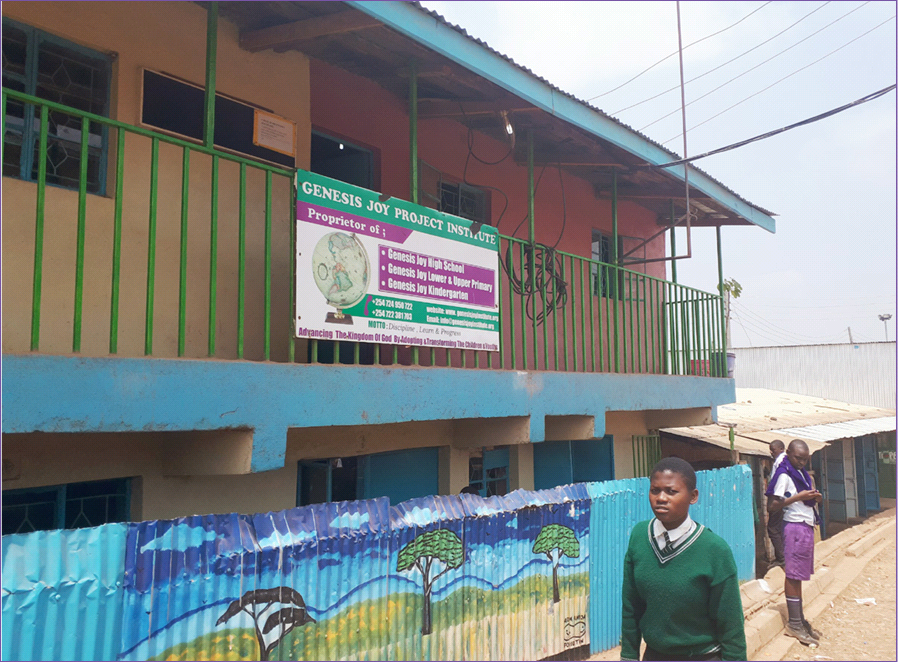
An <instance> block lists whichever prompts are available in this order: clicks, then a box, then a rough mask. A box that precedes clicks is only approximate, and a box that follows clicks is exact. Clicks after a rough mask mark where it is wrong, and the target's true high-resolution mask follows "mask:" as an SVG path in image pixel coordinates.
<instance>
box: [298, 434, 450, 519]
mask: <svg viewBox="0 0 900 662" xmlns="http://www.w3.org/2000/svg"><path fill="white" fill-rule="evenodd" d="M437 493H438V449H437V448H436V447H432V448H410V449H408V450H403V451H392V452H388V453H374V454H372V455H360V456H358V457H342V458H331V459H328V460H301V461H300V462H299V463H298V473H297V505H298V506H308V505H310V504H314V503H326V502H329V501H354V500H356V499H374V498H376V497H388V498H389V499H390V500H391V505H392V506H396V505H397V504H398V503H400V502H401V501H407V500H408V499H415V498H418V497H424V496H429V495H432V494H437Z"/></svg>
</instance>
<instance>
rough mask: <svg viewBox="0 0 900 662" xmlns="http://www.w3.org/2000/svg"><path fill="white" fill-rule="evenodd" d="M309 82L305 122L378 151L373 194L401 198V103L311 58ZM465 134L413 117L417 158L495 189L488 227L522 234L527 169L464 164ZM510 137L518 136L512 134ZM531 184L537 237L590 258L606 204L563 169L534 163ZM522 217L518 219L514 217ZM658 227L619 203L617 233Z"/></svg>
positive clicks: (405, 129)
mask: <svg viewBox="0 0 900 662" xmlns="http://www.w3.org/2000/svg"><path fill="white" fill-rule="evenodd" d="M310 85H311V102H312V103H311V105H312V111H311V119H312V124H313V126H314V127H315V128H316V129H317V130H319V131H322V132H323V133H326V134H331V135H334V136H335V137H342V138H345V139H347V140H348V141H351V142H354V143H356V144H359V145H361V146H365V147H371V148H375V149H377V150H379V152H378V154H379V156H380V163H379V164H378V167H377V168H376V171H379V172H380V188H381V192H382V193H387V194H390V195H392V196H395V197H398V198H404V199H407V200H408V199H409V197H410V196H409V116H408V112H407V108H406V105H405V103H403V102H401V101H400V100H398V99H397V98H396V97H394V96H393V95H391V94H390V93H388V92H387V91H386V90H384V89H382V88H380V87H378V86H377V85H375V84H374V83H372V82H370V81H368V80H366V79H364V78H358V77H356V76H353V75H351V74H349V73H347V72H345V71H343V70H342V69H338V68H337V67H333V66H331V65H329V64H327V63H324V62H321V61H319V60H311V61H310ZM499 121H500V120H499V118H498V122H499ZM467 133H468V132H467V129H466V127H465V126H463V125H462V124H460V123H458V122H455V121H453V120H448V119H426V120H420V122H419V158H420V159H422V160H423V161H425V162H426V163H428V164H429V165H431V166H433V167H435V168H437V169H438V170H440V171H441V172H442V173H443V174H444V175H449V177H450V178H452V179H455V180H458V181H465V182H466V183H468V184H471V185H474V186H479V187H483V188H486V187H494V188H495V189H500V191H502V192H503V193H505V194H506V196H507V197H508V203H507V201H506V200H505V199H504V196H503V195H502V194H501V193H500V192H498V191H496V190H490V189H489V192H490V210H491V219H492V224H493V225H495V226H497V227H499V229H500V232H501V233H503V234H507V235H514V236H516V237H520V238H527V236H528V221H527V219H526V215H527V212H528V196H527V190H528V171H527V168H525V167H524V166H519V165H516V163H515V162H514V161H513V158H512V155H510V156H509V157H508V158H506V159H505V160H503V161H502V162H501V163H499V164H497V165H485V164H482V163H479V162H478V161H477V160H476V159H474V158H468V165H467V157H469V148H468V142H469V137H468V135H467ZM518 139H519V140H524V139H525V138H524V136H518ZM472 140H473V145H472V150H473V152H474V154H476V155H477V156H478V157H479V158H481V159H482V160H484V161H489V162H495V161H499V160H500V159H502V158H503V157H504V155H506V154H507V153H508V152H509V145H508V144H504V143H500V142H498V141H496V140H493V139H491V138H489V137H487V136H485V135H484V134H480V133H473V136H472ZM464 171H465V180H463V173H464ZM535 182H536V187H537V190H536V195H535V219H536V220H535V226H536V234H537V239H538V241H539V242H540V243H543V244H547V245H549V246H556V248H558V249H559V250H562V251H566V252H569V253H574V254H576V255H583V256H585V257H590V256H591V229H592V228H596V229H599V230H602V231H604V232H607V233H609V232H611V231H612V210H611V203H610V201H609V200H598V199H597V198H596V197H595V196H594V191H593V188H592V186H591V185H590V184H589V183H588V182H587V181H585V180H583V179H580V178H578V177H574V176H572V175H569V174H567V173H566V172H563V174H562V184H561V183H560V175H559V172H558V171H557V170H556V169H555V168H551V167H548V168H546V170H545V171H544V172H543V177H541V169H540V168H536V169H535ZM563 196H565V212H564V207H563ZM523 219H526V220H525V221H524V222H522V221H523ZM564 219H565V221H564ZM564 223H565V225H564ZM658 230H659V227H658V226H657V225H656V216H655V214H654V213H652V212H650V211H648V210H646V209H644V208H642V207H640V206H638V205H635V204H634V203H632V202H628V201H620V202H619V234H620V235H626V236H632V237H648V236H650V235H652V234H653V233H654V232H657V231H658ZM557 242H558V243H557ZM664 242H665V239H664V237H663V236H661V237H658V238H657V239H655V240H653V242H651V244H649V245H648V246H647V256H648V257H661V256H662V255H663V251H664ZM664 264H665V263H664V262H652V263H649V264H647V265H646V266H645V267H642V266H640V265H638V266H637V267H632V269H634V270H635V271H642V272H644V273H647V274H649V275H652V276H656V277H658V278H665V267H664Z"/></svg>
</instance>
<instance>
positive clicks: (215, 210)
mask: <svg viewBox="0 0 900 662" xmlns="http://www.w3.org/2000/svg"><path fill="white" fill-rule="evenodd" d="M10 103H15V104H18V105H20V106H21V107H23V114H24V116H25V117H31V116H32V114H33V113H34V112H35V111H34V109H38V113H39V117H40V128H39V143H38V152H37V153H38V154H39V155H41V156H40V157H39V158H38V159H37V161H38V165H37V177H36V180H35V181H36V185H37V187H36V199H35V204H36V208H35V232H34V236H35V249H34V270H33V279H32V303H31V340H30V349H31V351H34V352H38V351H40V348H41V331H42V327H41V301H42V295H43V288H44V287H45V280H44V246H45V237H44V225H45V215H46V199H47V164H46V158H45V155H46V153H47V140H48V134H49V133H50V130H51V125H50V120H49V113H50V112H51V111H53V112H62V113H65V114H67V115H71V116H75V117H79V118H81V129H82V130H81V144H80V153H79V154H80V166H81V167H80V178H79V186H78V189H77V196H78V204H77V235H76V246H75V287H74V293H73V296H74V304H73V311H74V312H73V317H72V328H73V331H72V351H73V352H74V353H79V352H81V350H82V328H83V319H82V311H83V308H84V300H85V291H84V269H85V249H86V246H85V243H86V236H87V224H88V217H87V216H88V215H87V199H88V198H87V179H88V173H87V164H88V160H87V153H88V137H89V135H90V128H91V126H93V125H95V124H98V125H102V126H104V127H108V128H109V129H111V130H113V131H115V133H116V135H117V139H116V141H115V162H114V167H113V173H112V177H114V179H115V188H114V191H115V193H114V204H113V209H114V211H113V215H114V222H113V227H114V230H113V240H112V243H113V251H112V255H111V257H110V259H111V273H112V276H111V308H110V331H109V353H110V354H113V355H115V354H117V353H118V351H119V339H120V333H119V321H120V286H121V278H122V270H121V267H122V239H123V237H122V219H123V201H124V199H125V195H126V190H125V178H126V177H125V162H126V136H127V135H129V134H131V135H133V136H136V137H138V138H145V139H146V140H148V141H149V151H150V156H149V161H150V163H149V168H148V171H149V174H148V179H147V182H146V183H142V182H136V184H137V185H138V186H146V187H147V189H148V190H149V201H148V218H147V277H146V290H145V291H146V306H145V323H144V339H143V340H144V343H143V345H144V354H145V355H146V356H153V355H154V350H153V341H154V324H153V321H154V313H155V310H154V304H155V300H156V289H157V286H158V281H157V270H156V266H157V258H158V253H157V248H158V239H157V233H158V223H159V208H160V204H159V203H160V195H161V194H162V195H168V196H171V195H173V194H175V195H177V193H176V192H175V191H172V190H165V191H161V185H160V176H159V169H160V148H161V145H167V146H169V147H168V148H169V149H172V148H175V149H180V150H181V153H182V155H181V186H180V244H179V248H178V251H179V266H178V270H179V272H178V318H177V355H178V356H185V352H186V333H187V327H188V310H187V306H188V301H187V298H188V283H189V280H190V279H191V278H192V270H191V268H190V264H189V254H190V250H189V230H190V224H191V221H192V220H193V219H196V215H193V216H192V213H191V201H192V196H197V190H198V188H199V187H200V186H208V187H209V195H210V215H209V309H208V312H207V322H208V327H207V328H208V332H207V334H208V342H207V355H208V356H210V357H216V356H217V354H218V353H217V344H216V328H217V324H216V320H217V317H216V315H217V311H216V306H217V301H218V282H219V245H220V233H219V225H220V216H221V210H220V209H219V195H220V185H219V184H220V167H221V165H222V164H223V163H227V164H230V167H232V168H237V169H238V170H239V181H240V184H239V193H238V204H237V209H236V210H231V212H232V213H236V214H237V217H238V231H237V235H238V236H237V237H228V238H221V239H222V240H228V241H230V240H233V241H235V242H236V243H237V252H238V259H237V261H238V274H237V280H238V283H237V291H238V294H237V320H236V322H235V328H236V335H237V338H236V347H237V351H236V355H237V358H244V331H245V325H246V323H247V320H246V316H247V315H246V306H245V302H246V296H247V292H246V288H247V284H246V274H247V265H246V245H247V225H246V218H247V205H248V195H247V172H248V170H250V171H253V172H256V173H259V174H261V175H262V176H263V177H264V178H265V184H264V186H265V193H264V196H265V211H264V214H265V221H264V226H265V229H264V265H263V271H264V276H263V283H264V284H263V292H262V293H261V294H262V298H263V301H264V304H263V310H264V312H263V315H262V320H261V321H260V324H261V327H262V336H263V352H262V354H263V355H262V358H263V359H264V360H269V359H270V358H271V334H272V324H271V322H272V319H271V318H272V257H273V252H272V250H273V249H272V224H273V207H274V204H273V193H272V191H273V179H274V178H286V180H287V182H288V183H290V190H291V191H292V190H293V188H292V182H293V176H294V172H293V171H292V170H285V169H283V168H278V167H275V166H270V165H266V164H263V163H259V162H258V161H255V160H252V159H245V158H242V157H240V156H236V155H234V154H230V153H226V152H221V151H219V150H217V149H214V148H211V147H207V146H203V145H197V144H195V143H192V142H188V141H185V140H180V139H178V138H174V137H170V136H167V135H163V134H159V133H157V132H154V131H150V130H147V129H143V128H141V127H135V126H132V125H129V124H125V123H123V122H119V121H116V120H111V119H108V118H105V117H101V116H99V115H94V114H91V113H86V112H82V111H78V110H75V109H73V108H70V107H68V106H63V105H61V104H57V103H53V102H51V101H46V100H43V99H40V98H37V97H34V96H30V95H27V94H23V93H20V92H17V91H13V90H8V89H4V90H3V106H2V113H3V117H4V118H5V117H6V111H7V108H8V106H9V105H10ZM5 141H6V135H5V127H4V142H5ZM192 157H193V158H194V159H198V158H199V159H204V160H208V162H209V166H210V174H209V178H208V180H207V181H205V182H203V184H202V185H200V184H197V183H196V182H191V180H190V172H191V164H192ZM101 176H103V175H102V174H101ZM289 198H290V200H289V201H290V203H291V208H290V216H289V217H288V218H293V211H292V209H293V207H292V205H293V193H291V195H290V196H289ZM284 207H285V209H284V211H285V212H288V211H289V209H288V204H287V201H286V202H285V205H284ZM291 255H293V250H292V249H291ZM291 259H293V257H292V258H291ZM292 264H293V263H292ZM285 286H287V284H285ZM290 353H291V354H292V353H293V346H292V344H291V347H290Z"/></svg>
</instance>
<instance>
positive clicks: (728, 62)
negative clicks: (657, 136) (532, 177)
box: [613, 2, 869, 117]
mask: <svg viewBox="0 0 900 662" xmlns="http://www.w3.org/2000/svg"><path fill="white" fill-rule="evenodd" d="M827 4H829V3H828V2H825V3H822V4H821V5H819V6H818V7H816V8H815V9H813V10H812V11H811V12H809V13H808V14H807V15H806V16H804V17H802V18H801V19H800V20H798V21H796V22H795V23H792V24H791V25H789V26H787V27H786V28H785V29H784V30H782V31H781V32H779V33H778V34H775V35H773V36H771V37H769V38H768V39H766V40H765V41H763V42H760V43H759V44H757V45H756V46H754V47H753V48H751V49H750V50H747V51H744V52H743V53H741V54H740V55H738V56H737V57H733V58H731V59H730V60H728V61H727V62H723V63H722V64H720V65H719V66H717V67H714V68H712V69H710V70H709V71H707V72H705V73H702V74H700V75H699V76H695V77H694V78H691V79H690V80H689V81H687V82H686V83H685V85H686V84H687V83H693V82H694V81H695V80H700V79H701V78H703V77H704V76H706V75H708V74H711V73H712V72H714V71H717V70H718V69H721V68H722V67H724V66H725V65H728V64H731V63H732V62H734V61H735V60H739V59H740V58H742V57H744V56H745V55H747V54H748V53H751V52H753V51H755V50H756V49H757V48H760V47H761V46H765V45H766V44H768V43H769V42H770V41H772V40H773V39H775V38H777V37H780V36H781V35H783V34H784V33H785V32H787V31H788V30H790V29H791V28H793V27H794V26H795V25H797V24H798V23H800V22H802V21H804V20H806V19H807V18H809V17H810V16H812V15H813V14H815V13H816V12H817V11H819V10H820V9H822V8H823V7H824V6H825V5H827ZM867 4H869V3H868V2H864V3H863V4H862V5H860V6H859V7H862V6H864V5H867ZM859 7H857V8H856V9H859ZM856 9H854V10H853V11H856ZM850 13H853V12H850ZM846 15H847V14H845V15H844V16H846ZM841 18H843V16H842V17H841ZM838 20H840V19H838ZM825 27H828V26H827V25H826V26H825ZM823 29H824V28H823ZM813 34H815V33H813ZM810 36H812V35H810ZM798 43H799V42H798ZM677 89H678V86H677V85H676V86H675V87H670V88H669V89H668V90H666V91H665V92H660V93H659V94H656V95H654V96H652V97H650V98H649V99H644V100H643V101H638V102H637V103H635V104H632V105H630V106H628V107H627V108H623V109H622V110H617V111H616V112H614V113H613V115H618V114H619V113H624V112H625V111H626V110H631V109H632V108H636V107H638V106H640V105H641V104H644V103H647V102H648V101H653V99H657V98H659V97H661V96H662V95H664V94H668V93H669V92H671V91H672V90H677ZM692 103H693V102H692ZM667 117H668V116H667Z"/></svg>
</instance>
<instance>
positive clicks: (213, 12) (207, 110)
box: [203, 0, 219, 149]
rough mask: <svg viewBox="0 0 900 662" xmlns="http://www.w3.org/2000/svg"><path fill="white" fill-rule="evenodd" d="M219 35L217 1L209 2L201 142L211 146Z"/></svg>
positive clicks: (214, 119)
mask: <svg viewBox="0 0 900 662" xmlns="http://www.w3.org/2000/svg"><path fill="white" fill-rule="evenodd" d="M218 36H219V3H218V2H217V1H216V0H213V2H210V3H209V9H208V10H207V13H206V89H205V90H204V99H203V102H204V112H203V144H204V145H205V146H206V147H208V148H210V149H211V148H212V146H213V141H214V139H215V130H216V54H217V50H218Z"/></svg>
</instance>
